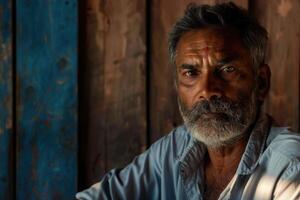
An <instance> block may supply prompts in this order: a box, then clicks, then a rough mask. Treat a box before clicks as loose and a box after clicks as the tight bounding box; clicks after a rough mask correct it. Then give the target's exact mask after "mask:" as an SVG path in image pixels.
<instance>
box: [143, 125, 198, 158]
mask: <svg viewBox="0 0 300 200" xmlns="http://www.w3.org/2000/svg"><path fill="white" fill-rule="evenodd" d="M192 140H193V138H192V136H191V134H190V133H189V131H188V130H187V128H186V126H184V125H182V126H179V127H176V128H174V129H173V130H172V131H171V132H170V133H169V134H168V135H166V136H164V137H162V138H161V139H159V140H158V141H156V142H155V143H153V144H152V145H151V146H150V148H149V150H150V151H152V152H153V153H157V154H159V155H165V154H167V155H174V156H175V157H177V156H180V155H181V154H182V153H183V151H184V150H185V148H186V147H187V146H188V145H189V144H190V143H191V142H192Z"/></svg>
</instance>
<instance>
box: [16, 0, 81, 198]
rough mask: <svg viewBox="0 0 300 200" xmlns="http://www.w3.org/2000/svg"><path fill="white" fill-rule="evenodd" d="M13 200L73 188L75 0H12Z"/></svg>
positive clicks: (67, 193) (66, 193) (60, 194)
mask: <svg viewBox="0 0 300 200" xmlns="http://www.w3.org/2000/svg"><path fill="white" fill-rule="evenodd" d="M16 9H17V11H16V14H17V18H16V20H17V24H16V26H17V41H16V42H17V69H16V75H17V80H18V83H17V175H16V176H17V185H16V192H17V194H16V197H17V199H31V200H35V199H74V194H75V193H76V191H77V1H76V0H66V1H61V0H54V1H44V0H37V1H23V0H17V1H16Z"/></svg>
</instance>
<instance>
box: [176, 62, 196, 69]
mask: <svg viewBox="0 0 300 200" xmlns="http://www.w3.org/2000/svg"><path fill="white" fill-rule="evenodd" d="M197 66H198V65H197V64H196V65H194V64H187V63H183V64H181V65H180V66H179V68H180V69H195V68H196V67H197Z"/></svg>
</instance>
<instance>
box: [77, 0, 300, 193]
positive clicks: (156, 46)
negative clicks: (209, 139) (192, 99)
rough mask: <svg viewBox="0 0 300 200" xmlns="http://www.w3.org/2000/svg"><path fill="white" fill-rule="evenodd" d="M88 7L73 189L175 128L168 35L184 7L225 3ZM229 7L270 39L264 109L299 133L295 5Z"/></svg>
mask: <svg viewBox="0 0 300 200" xmlns="http://www.w3.org/2000/svg"><path fill="white" fill-rule="evenodd" d="M87 2H88V3H87V5H86V10H85V13H86V14H83V15H84V16H85V20H84V22H85V23H83V24H85V25H84V27H85V28H84V29H85V30H86V32H85V33H83V35H84V34H85V36H83V38H85V42H84V44H83V46H84V48H82V47H81V49H84V51H85V57H84V58H83V60H82V63H83V64H84V67H83V66H81V67H82V69H81V72H82V73H81V74H80V75H81V79H80V80H81V82H82V83H83V84H84V86H83V85H81V95H82V96H81V97H80V98H81V99H80V102H81V104H80V105H81V106H82V108H81V111H82V112H81V113H80V114H81V115H80V116H81V117H82V118H83V120H84V122H83V123H82V124H81V129H80V130H81V131H80V134H81V136H80V138H81V139H80V144H82V145H83V146H82V145H80V146H81V151H80V152H81V154H80V160H81V161H82V163H81V166H80V169H81V171H80V177H79V178H80V179H79V182H80V188H85V187H87V186H88V185H90V184H92V183H93V182H95V181H98V180H99V179H100V177H101V176H102V175H103V174H104V173H105V172H106V171H108V170H109V169H111V168H113V167H122V166H124V165H125V164H126V163H128V162H129V161H130V160H131V159H132V158H133V157H134V156H135V155H137V154H139V153H140V152H142V151H143V150H144V149H145V148H146V145H150V144H151V143H153V142H154V141H156V140H157V139H159V138H160V137H162V136H164V135H166V134H167V133H168V132H169V131H170V130H171V129H172V128H174V127H176V126H178V125H179V124H181V123H182V120H181V117H180V115H179V112H178V108H177V100H176V92H175V89H174V87H173V79H172V69H171V67H170V65H168V56H167V37H168V32H169V31H170V29H171V27H172V24H174V22H175V21H176V19H177V18H178V17H180V16H181V15H182V14H183V11H184V9H185V7H186V5H187V4H188V3H190V2H197V3H199V4H201V3H203V4H204V3H205V4H214V3H220V2H226V1H222V0H198V1H192V0H188V1H187V0H177V1H176V3H175V2H174V1H171V0H163V1H161V0H123V1H121V3H120V2H118V3H114V2H113V1H105V0H88V1H87ZM234 2H235V3H236V4H238V5H240V6H242V7H244V8H246V9H248V10H249V11H250V12H251V13H253V14H254V15H255V16H256V17H257V18H258V20H259V21H260V22H261V23H262V25H264V26H265V27H266V28H267V30H268V31H269V34H270V35H269V37H270V44H269V48H268V58H267V63H269V64H270V66H271V69H272V88H271V92H270V95H269V97H268V99H267V101H266V103H265V110H266V111H267V112H269V113H270V114H272V115H273V116H274V118H275V119H277V120H278V121H279V122H280V123H281V124H282V125H287V126H291V127H292V128H293V129H294V130H298V131H299V113H300V107H299V90H300V89H299V83H300V79H299V75H300V73H299V53H300V52H299V47H300V42H299V31H300V30H299V25H300V21H299V20H298V19H299V17H300V13H299V10H300V8H299V1H297V0H267V1H260V0H249V1H248V0H235V1H234ZM82 28H83V27H82ZM80 55H82V54H80Z"/></svg>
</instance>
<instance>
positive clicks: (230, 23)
mask: <svg viewBox="0 0 300 200" xmlns="http://www.w3.org/2000/svg"><path fill="white" fill-rule="evenodd" d="M210 26H218V27H224V28H232V29H233V30H234V31H236V32H237V34H238V35H239V36H240V38H241V40H242V43H243V44H244V46H245V47H246V48H247V49H248V50H249V53H250V56H251V59H252V62H253V66H254V69H257V68H258V67H259V66H260V65H261V64H263V63H264V60H265V54H266V48H267V47H266V46H267V40H268V33H267V31H266V30H265V29H264V28H263V27H262V26H261V25H260V24H259V23H258V21H257V20H256V19H255V18H254V17H252V16H251V15H250V14H249V13H248V12H247V11H246V10H245V9H243V8H240V7H238V6H236V5H235V4H233V3H231V2H230V3H223V4H217V5H214V6H210V5H200V6H199V5H196V4H194V3H193V4H189V5H188V6H187V8H186V11H185V14H184V16H183V17H181V18H180V19H179V20H178V21H177V22H176V23H175V25H174V26H173V29H172V31H171V32H170V35H169V57H170V61H171V63H172V64H175V57H176V46H177V43H178V41H179V39H180V38H181V37H182V35H183V34H184V33H186V32H189V31H193V30H199V29H201V28H205V27H210Z"/></svg>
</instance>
